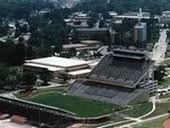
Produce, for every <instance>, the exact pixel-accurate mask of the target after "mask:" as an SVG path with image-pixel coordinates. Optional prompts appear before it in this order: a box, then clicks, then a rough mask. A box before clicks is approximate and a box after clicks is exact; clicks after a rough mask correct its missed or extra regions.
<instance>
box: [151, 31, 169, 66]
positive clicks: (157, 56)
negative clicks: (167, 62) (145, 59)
mask: <svg viewBox="0 0 170 128" xmlns="http://www.w3.org/2000/svg"><path fill="white" fill-rule="evenodd" d="M166 33H167V29H163V30H161V32H160V38H159V41H158V43H156V44H155V46H154V49H153V52H152V59H153V60H155V64H156V65H157V64H159V63H160V62H162V61H164V59H165V53H166V50H167V46H168V45H167V42H166V41H167V34H166Z"/></svg>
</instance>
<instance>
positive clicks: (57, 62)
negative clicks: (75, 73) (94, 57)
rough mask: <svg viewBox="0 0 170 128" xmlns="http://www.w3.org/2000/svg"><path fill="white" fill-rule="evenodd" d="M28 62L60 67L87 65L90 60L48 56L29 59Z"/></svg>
mask: <svg viewBox="0 0 170 128" xmlns="http://www.w3.org/2000/svg"><path fill="white" fill-rule="evenodd" d="M26 63H33V64H39V65H46V66H55V67H60V68H67V67H68V68H69V67H74V66H81V65H86V64H88V62H86V61H83V60H75V59H68V58H62V57H55V56H53V57H46V58H40V59H33V60H27V61H26Z"/></svg>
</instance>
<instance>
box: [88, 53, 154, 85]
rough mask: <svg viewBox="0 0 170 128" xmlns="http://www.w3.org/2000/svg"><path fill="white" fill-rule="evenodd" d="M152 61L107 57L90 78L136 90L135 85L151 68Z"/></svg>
mask: <svg viewBox="0 0 170 128" xmlns="http://www.w3.org/2000/svg"><path fill="white" fill-rule="evenodd" d="M152 63H153V62H152V61H146V60H135V59H125V58H117V57H114V56H113V55H112V54H110V55H106V56H105V57H104V58H103V59H102V60H101V62H100V63H99V64H98V65H97V66H96V68H95V69H94V70H93V71H92V72H91V73H90V75H89V76H88V78H89V79H93V80H102V81H109V82H113V83H115V84H116V83H121V84H122V85H123V86H126V87H128V86H129V87H130V88H131V87H133V88H135V86H133V85H135V83H136V82H137V81H138V80H139V79H140V78H141V77H142V76H143V74H144V73H146V71H148V69H149V68H150V66H151V64H152Z"/></svg>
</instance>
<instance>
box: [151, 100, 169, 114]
mask: <svg viewBox="0 0 170 128" xmlns="http://www.w3.org/2000/svg"><path fill="white" fill-rule="evenodd" d="M169 108H170V101H169V102H167V103H157V104H156V111H155V112H153V113H152V114H151V115H150V116H149V117H153V116H158V115H161V114H165V113H168V110H169Z"/></svg>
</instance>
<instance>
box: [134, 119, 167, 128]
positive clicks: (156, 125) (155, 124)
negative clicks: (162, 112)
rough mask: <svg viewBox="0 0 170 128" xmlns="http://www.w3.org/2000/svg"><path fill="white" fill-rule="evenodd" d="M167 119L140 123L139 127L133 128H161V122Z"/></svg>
mask: <svg viewBox="0 0 170 128" xmlns="http://www.w3.org/2000/svg"><path fill="white" fill-rule="evenodd" d="M166 118H167V117H164V118H160V119H156V120H153V121H152V122H147V123H142V124H140V125H137V126H134V127H133V128H162V125H163V122H164V121H165V120H166Z"/></svg>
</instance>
